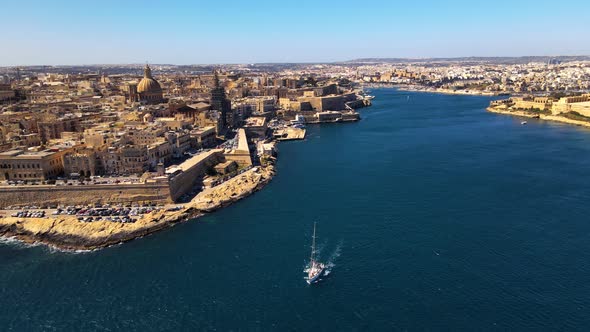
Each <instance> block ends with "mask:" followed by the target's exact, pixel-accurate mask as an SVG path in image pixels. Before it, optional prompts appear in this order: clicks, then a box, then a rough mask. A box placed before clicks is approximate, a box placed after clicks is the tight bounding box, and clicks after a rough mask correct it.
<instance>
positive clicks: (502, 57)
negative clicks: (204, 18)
mask: <svg viewBox="0 0 590 332" xmlns="http://www.w3.org/2000/svg"><path fill="white" fill-rule="evenodd" d="M575 57H586V58H589V59H588V60H590V54H577V55H515V56H510V55H500V56H480V55H478V56H473V55H472V56H452V57H442V56H441V57H362V58H356V59H350V60H338V61H300V62H290V61H289V62H273V61H266V62H225V63H221V62H217V63H191V64H174V63H155V62H154V63H152V65H156V66H220V65H226V66H229V65H233V66H235V65H281V64H293V65H298V64H342V63H351V62H363V61H364V62H366V61H369V60H370V61H372V62H373V61H379V60H420V61H425V60H460V59H510V58H514V59H518V58H575ZM138 65H142V66H144V65H145V64H144V63H140V62H137V63H135V62H129V63H85V64H14V65H0V68H9V67H75V66H89V67H92V66H138Z"/></svg>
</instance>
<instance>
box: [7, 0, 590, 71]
mask: <svg viewBox="0 0 590 332" xmlns="http://www.w3.org/2000/svg"><path fill="white" fill-rule="evenodd" d="M3 2H4V3H3V4H2V6H0V7H1V8H2V12H3V15H1V16H0V31H2V37H1V40H3V46H2V47H1V48H0V66H16V65H80V64H124V63H145V62H146V61H147V62H149V63H155V64H218V63H262V62H333V61H346V60H351V59H357V58H388V57H389V58H398V57H399V58H430V57H461V56H526V55H550V56H555V55H589V54H590V19H589V17H590V16H589V15H590V14H589V13H590V1H588V0H586V1H573V0H562V1H555V0H554V1H544V0H540V1H528V0H527V1H518V0H512V1H505V0H496V1H492V0H488V1H465V0H463V1H460V0H444V1H443V0H440V1H420V0H413V1H395V0H389V1H377V0H362V1H361V0H355V1H350V0H341V1H334V0H275V1H267V0H260V1H257V0H248V1H246V0H242V1H239V0H217V1H201V0H192V1H181V0H168V1H164V0H162V1H151V0H144V1H135V0H118V1H112V0H101V1H80V0H76V1H65V0H51V1H47V0H44V1H29V0H19V1H8V0H5V1H3Z"/></svg>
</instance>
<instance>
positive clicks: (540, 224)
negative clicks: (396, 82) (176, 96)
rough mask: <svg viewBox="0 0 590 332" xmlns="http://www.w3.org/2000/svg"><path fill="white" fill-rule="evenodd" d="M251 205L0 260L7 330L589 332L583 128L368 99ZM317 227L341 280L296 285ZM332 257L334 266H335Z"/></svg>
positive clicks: (10, 250)
mask: <svg viewBox="0 0 590 332" xmlns="http://www.w3.org/2000/svg"><path fill="white" fill-rule="evenodd" d="M371 93H372V94H375V95H376V98H375V100H374V101H373V107H371V108H368V109H366V110H363V111H362V118H363V120H361V121H360V122H356V123H349V124H334V125H321V126H319V125H313V126H308V128H307V139H306V140H305V141H294V142H285V143H281V144H280V146H279V149H280V158H279V160H278V163H277V175H276V176H275V178H274V179H273V180H272V181H271V182H270V183H269V185H268V186H267V187H265V188H264V189H263V190H261V191H259V192H257V193H256V194H254V195H253V196H251V197H248V198H247V199H245V200H242V201H240V202H238V203H236V204H234V205H232V206H229V207H227V208H224V209H222V210H219V211H217V212H215V213H213V214H211V215H207V216H204V217H202V218H200V219H199V220H197V221H195V222H188V223H183V224H179V225H177V226H176V227H173V228H171V229H168V230H165V231H162V232H160V233H157V234H155V235H153V236H149V237H146V238H144V239H141V240H139V241H133V242H130V243H128V244H125V245H122V246H115V247H112V248H107V249H104V250H99V251H95V252H91V253H84V254H71V253H59V252H51V251H50V250H49V249H47V248H45V247H34V248H26V247H23V246H22V245H19V244H7V245H2V246H0V258H1V260H0V263H1V264H2V267H1V268H0V289H1V293H0V305H1V306H2V308H3V309H4V310H2V311H1V312H0V324H2V326H3V327H4V328H5V329H7V330H10V329H12V330H29V331H34V330H107V329H110V330H195V329H213V328H216V329H217V330H230V329H233V330H304V329H315V330H392V329H393V330H405V329H408V330H440V329H444V330H458V329H464V330H506V329H511V330H517V329H568V330H583V329H584V328H585V327H587V326H589V325H590V319H589V318H588V317H587V315H586V312H587V311H588V307H589V304H590V289H588V286H587V283H586V282H585V281H586V280H585V279H586V278H585V276H586V274H587V273H588V272H589V270H590V265H589V264H588V262H589V261H590V253H589V252H590V250H588V249H590V248H589V247H590V244H589V243H590V241H588V235H589V233H590V225H589V224H588V222H587V217H586V216H587V215H588V212H589V211H588V210H589V209H588V207H587V204H586V202H587V200H588V198H590V179H588V177H587V176H585V170H586V169H588V166H589V165H590V153H589V152H590V130H588V129H585V128H580V127H574V126H569V125H564V124H559V123H550V122H544V121H541V120H536V119H530V120H528V125H527V126H521V125H520V119H518V118H516V117H506V116H503V115H497V114H493V113H489V112H486V110H485V108H486V107H487V106H488V104H489V101H490V100H491V99H492V98H489V97H473V96H454V95H453V96H450V95H437V94H429V93H412V92H402V91H396V90H392V89H377V90H374V91H372V92H371ZM313 221H317V222H318V233H319V237H320V239H319V244H320V248H321V257H322V258H323V259H324V260H326V259H328V258H329V257H330V256H333V257H332V258H333V259H332V261H333V263H334V264H335V266H334V267H333V268H332V272H331V275H330V276H329V277H328V278H326V280H324V281H323V282H322V283H320V284H318V285H315V286H313V287H310V286H308V285H307V284H306V283H305V281H304V279H303V277H304V275H303V273H302V270H303V267H304V265H305V263H306V261H305V260H306V258H307V257H308V254H309V247H308V246H309V241H310V238H309V237H310V235H311V230H312V229H311V227H312V225H313ZM338 253H339V255H338Z"/></svg>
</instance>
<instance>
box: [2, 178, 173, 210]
mask: <svg viewBox="0 0 590 332" xmlns="http://www.w3.org/2000/svg"><path fill="white" fill-rule="evenodd" d="M145 201H150V202H158V203H171V202H172V200H171V196H170V187H169V185H168V184H167V183H154V184H112V185H75V186H53V185H37V186H31V185H27V186H17V187H3V188H0V208H5V207H7V206H17V205H18V206H26V205H38V206H39V205H87V204H94V203H101V204H105V203H128V202H145Z"/></svg>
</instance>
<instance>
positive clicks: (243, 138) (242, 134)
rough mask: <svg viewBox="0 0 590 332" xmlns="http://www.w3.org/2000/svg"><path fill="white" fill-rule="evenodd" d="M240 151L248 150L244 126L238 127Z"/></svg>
mask: <svg viewBox="0 0 590 332" xmlns="http://www.w3.org/2000/svg"><path fill="white" fill-rule="evenodd" d="M237 150H241V151H250V149H249V148H248V138H247V137H246V130H245V129H244V128H240V129H238V148H237Z"/></svg>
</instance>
